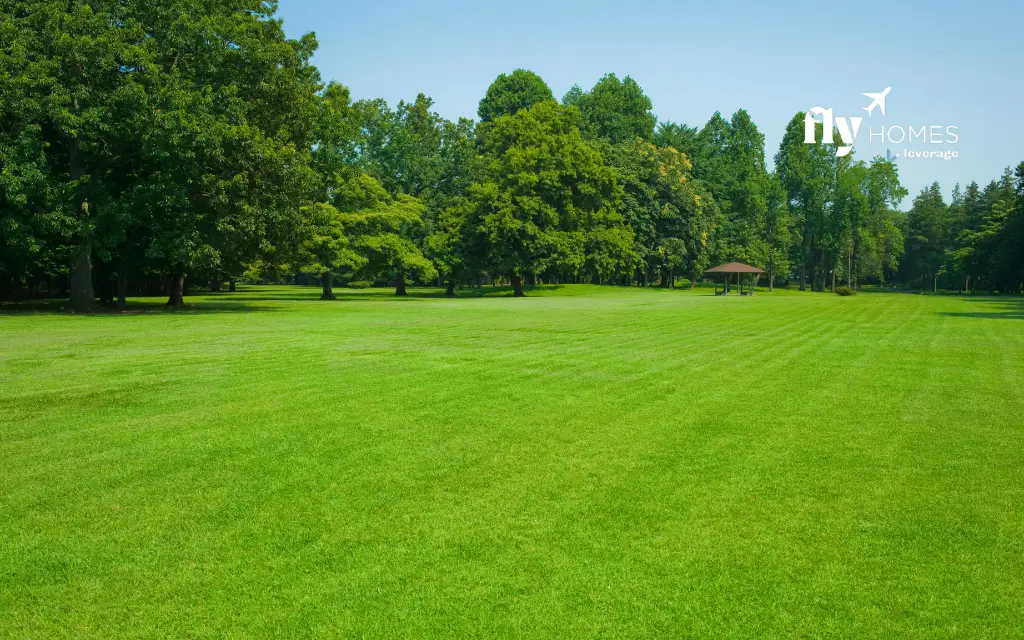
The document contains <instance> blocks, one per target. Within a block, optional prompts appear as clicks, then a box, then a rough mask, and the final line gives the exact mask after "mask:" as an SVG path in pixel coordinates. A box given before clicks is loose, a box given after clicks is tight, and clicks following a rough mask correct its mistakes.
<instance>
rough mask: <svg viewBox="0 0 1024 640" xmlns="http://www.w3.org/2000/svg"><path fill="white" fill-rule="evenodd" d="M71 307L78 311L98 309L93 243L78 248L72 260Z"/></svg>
mask: <svg viewBox="0 0 1024 640" xmlns="http://www.w3.org/2000/svg"><path fill="white" fill-rule="evenodd" d="M69 302H70V306H71V308H72V309H74V310H76V311H93V310H95V309H96V291H95V289H93V287H92V243H90V242H85V243H83V244H82V245H81V246H79V247H78V251H76V252H75V255H74V257H73V258H72V259H71V291H70V300H69Z"/></svg>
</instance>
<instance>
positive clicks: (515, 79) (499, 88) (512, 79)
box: [477, 69, 554, 122]
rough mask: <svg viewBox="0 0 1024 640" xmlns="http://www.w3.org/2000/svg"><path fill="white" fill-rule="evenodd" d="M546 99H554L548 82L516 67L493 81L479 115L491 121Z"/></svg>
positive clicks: (483, 100)
mask: <svg viewBox="0 0 1024 640" xmlns="http://www.w3.org/2000/svg"><path fill="white" fill-rule="evenodd" d="M546 100H554V96H553V95H552V93H551V88H550V87H548V85H547V83H545V82H544V80H543V79H541V77H540V76H538V75H537V74H536V73H534V72H532V71H527V70H526V69H516V70H515V71H513V72H512V73H510V74H507V75H506V74H504V73H503V74H501V75H499V76H498V77H497V78H496V79H495V80H494V82H492V83H491V86H490V87H488V88H487V94H486V95H485V96H484V97H483V99H482V100H480V108H479V109H478V110H477V115H478V116H479V117H480V121H481V122H490V121H492V120H495V119H497V118H499V117H500V116H507V115H515V114H516V113H518V112H519V111H520V110H522V109H529V108H530V107H532V106H533V105H535V104H537V103H539V102H544V101H546Z"/></svg>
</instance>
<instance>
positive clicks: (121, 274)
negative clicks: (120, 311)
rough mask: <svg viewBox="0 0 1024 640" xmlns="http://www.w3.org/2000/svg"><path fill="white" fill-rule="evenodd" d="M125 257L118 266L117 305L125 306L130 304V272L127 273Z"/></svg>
mask: <svg viewBox="0 0 1024 640" xmlns="http://www.w3.org/2000/svg"><path fill="white" fill-rule="evenodd" d="M125 269H126V267H125V263H124V258H121V264H120V265H119V266H118V268H117V306H119V307H122V308H124V306H125V305H127V304H128V299H127V298H128V296H127V293H128V274H127V273H125Z"/></svg>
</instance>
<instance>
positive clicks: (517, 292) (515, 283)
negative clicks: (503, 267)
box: [512, 273, 526, 298]
mask: <svg viewBox="0 0 1024 640" xmlns="http://www.w3.org/2000/svg"><path fill="white" fill-rule="evenodd" d="M512 295H513V296H514V297H516V298H523V297H525V296H526V294H525V293H523V279H522V278H521V277H520V276H519V274H518V273H513V274H512Z"/></svg>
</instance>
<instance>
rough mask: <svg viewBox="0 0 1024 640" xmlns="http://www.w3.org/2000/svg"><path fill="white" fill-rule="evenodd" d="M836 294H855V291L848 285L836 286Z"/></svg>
mask: <svg viewBox="0 0 1024 640" xmlns="http://www.w3.org/2000/svg"><path fill="white" fill-rule="evenodd" d="M836 295H837V296H854V295H857V292H856V291H854V290H853V289H851V288H850V287H836Z"/></svg>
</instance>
